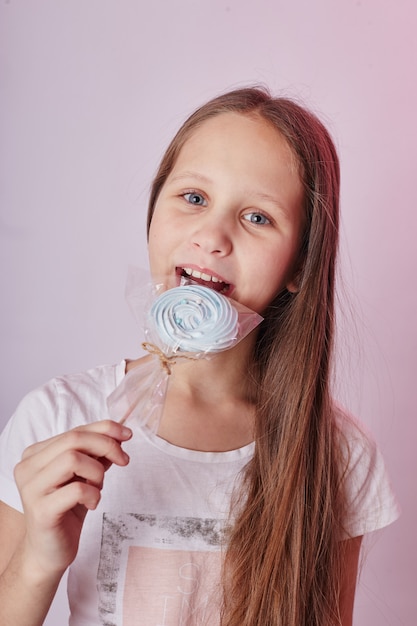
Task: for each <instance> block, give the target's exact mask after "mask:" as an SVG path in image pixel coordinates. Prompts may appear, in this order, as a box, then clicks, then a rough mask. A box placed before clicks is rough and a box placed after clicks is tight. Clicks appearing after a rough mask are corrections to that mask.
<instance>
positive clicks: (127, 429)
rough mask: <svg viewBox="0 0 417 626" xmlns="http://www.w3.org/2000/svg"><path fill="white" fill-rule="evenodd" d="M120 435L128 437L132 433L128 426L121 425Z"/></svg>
mask: <svg viewBox="0 0 417 626" xmlns="http://www.w3.org/2000/svg"><path fill="white" fill-rule="evenodd" d="M122 435H123V437H125V438H126V439H130V437H131V436H132V435H133V432H132V430H131V429H130V428H128V427H127V426H123V428H122Z"/></svg>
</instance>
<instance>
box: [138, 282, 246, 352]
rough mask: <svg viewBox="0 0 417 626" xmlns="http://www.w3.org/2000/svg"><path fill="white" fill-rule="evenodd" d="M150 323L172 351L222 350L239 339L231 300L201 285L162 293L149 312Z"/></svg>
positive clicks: (152, 331)
mask: <svg viewBox="0 0 417 626" xmlns="http://www.w3.org/2000/svg"><path fill="white" fill-rule="evenodd" d="M149 325H150V327H151V333H152V335H153V334H154V332H156V334H157V335H158V337H159V338H160V339H161V341H162V342H163V344H164V346H165V347H167V348H169V349H170V350H172V351H173V352H177V351H182V352H221V351H222V350H226V349H227V348H230V347H231V346H233V345H234V344H235V343H236V342H237V340H238V338H239V337H238V331H239V315H238V312H237V310H236V309H235V308H234V307H233V305H232V304H231V303H230V301H229V300H228V299H227V298H226V297H225V296H222V295H221V294H220V293H218V292H216V291H214V290H213V289H209V288H208V287H203V286H202V285H184V286H180V287H174V288H173V289H169V290H168V291H165V292H164V293H162V294H161V295H160V296H158V298H157V299H156V300H155V302H154V303H153V305H152V307H151V310H150V312H149Z"/></svg>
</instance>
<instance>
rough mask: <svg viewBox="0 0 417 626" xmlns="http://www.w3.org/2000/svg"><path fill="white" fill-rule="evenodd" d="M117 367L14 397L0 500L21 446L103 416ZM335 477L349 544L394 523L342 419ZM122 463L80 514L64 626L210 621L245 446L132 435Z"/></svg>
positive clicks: (2, 443)
mask: <svg viewBox="0 0 417 626" xmlns="http://www.w3.org/2000/svg"><path fill="white" fill-rule="evenodd" d="M124 373H125V362H122V363H121V364H119V365H117V366H103V367H98V368H95V369H93V370H90V371H88V372H84V373H82V374H77V375H70V376H65V377H61V378H55V379H53V380H51V381H49V382H48V383H47V384H46V385H44V386H42V387H41V388H39V389H37V390H35V391H33V392H31V393H30V394H28V395H27V396H26V398H24V399H23V401H22V402H21V404H20V405H19V407H18V409H17V411H16V413H15V415H14V416H13V417H12V419H11V420H10V422H9V423H8V425H7V426H6V429H5V430H4V432H3V434H2V435H1V437H0V499H1V500H3V501H4V502H6V504H8V505H9V506H12V507H14V508H16V509H18V510H22V506H21V502H20V497H19V494H18V491H17V489H16V485H15V483H14V480H13V468H14V466H15V465H16V463H17V462H18V461H19V460H20V458H21V455H22V452H23V450H24V449H25V448H26V447H27V446H28V445H30V444H31V443H33V442H35V441H41V440H43V439H47V438H49V437H52V436H54V435H56V434H58V433H61V432H64V431H66V430H69V429H71V428H74V427H75V426H78V425H81V424H85V423H90V422H94V421H97V420H100V419H105V418H106V417H107V405H106V398H107V396H108V395H109V394H110V393H111V392H112V391H113V390H114V388H115V387H116V386H117V385H118V384H119V383H120V382H121V380H122V379H123V376H124ZM338 419H341V420H343V423H342V429H343V432H344V434H345V436H346V441H347V442H348V445H349V453H350V460H349V470H348V473H347V476H346V485H347V493H348V499H349V515H348V519H346V520H345V528H346V530H347V532H348V533H349V534H350V535H351V536H358V535H362V534H364V533H367V532H370V531H372V530H376V529H378V528H382V527H383V526H386V525H387V524H389V523H391V522H392V521H394V520H395V519H396V517H397V516H398V507H397V504H396V502H395V498H394V496H393V494H392V491H391V488H390V485H389V481H388V478H387V475H386V472H385V468H384V464H383V460H382V458H381V455H380V453H379V451H378V449H377V447H376V446H375V444H374V443H373V441H372V440H371V439H370V438H369V437H367V436H365V435H364V434H363V433H362V431H361V430H360V429H359V428H358V427H357V426H356V425H355V424H354V423H353V422H352V421H351V420H350V419H347V418H343V416H342V414H340V416H339V418H338ZM123 447H124V449H125V450H126V452H127V453H128V454H129V455H130V458H131V461H130V463H129V465H128V466H126V467H123V468H121V467H116V466H113V467H111V468H110V469H109V470H108V472H107V473H106V478H105V484H104V488H103V491H102V498H101V501H100V504H99V506H98V508H97V509H96V510H95V511H90V512H89V513H88V514H87V517H86V521H85V524H84V527H83V532H82V536H81V542H80V547H79V551H78V555H77V558H76V560H75V561H74V563H73V564H72V566H71V568H70V573H69V577H68V596H69V602H70V607H71V618H70V625H71V626H137V624H138V623H140V624H141V626H180V625H182V624H192V625H193V626H199V624H205V625H207V624H209V625H210V626H214V625H217V624H218V622H219V617H218V598H219V597H220V591H219V589H218V585H219V579H220V567H221V550H222V546H224V541H223V539H224V535H225V528H226V523H227V518H228V512H229V504H230V495H231V493H232V491H233V488H234V487H235V485H236V481H237V480H239V474H240V471H241V470H242V468H243V467H244V466H245V465H246V463H247V462H248V461H249V460H250V458H251V456H252V454H253V450H254V444H250V445H248V446H245V447H243V448H241V449H238V450H233V451H230V452H220V453H219V452H216V453H213V452H199V451H195V450H187V449H184V448H179V447H177V446H174V445H172V444H169V443H168V442H166V441H164V440H163V439H161V438H159V437H157V436H156V435H154V434H153V433H151V432H150V431H148V430H146V429H143V428H138V429H135V433H134V437H133V438H132V439H131V440H130V441H128V442H126V443H125V444H124V445H123Z"/></svg>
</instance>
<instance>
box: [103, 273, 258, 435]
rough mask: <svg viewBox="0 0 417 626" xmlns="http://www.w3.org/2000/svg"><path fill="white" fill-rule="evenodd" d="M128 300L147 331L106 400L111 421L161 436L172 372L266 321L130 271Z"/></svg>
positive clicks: (184, 285) (198, 291)
mask: <svg viewBox="0 0 417 626" xmlns="http://www.w3.org/2000/svg"><path fill="white" fill-rule="evenodd" d="M126 296H127V300H128V302H129V305H130V307H131V309H132V311H133V314H134V316H135V318H136V319H137V321H138V322H139V323H140V325H141V327H142V329H143V336H144V341H143V342H142V348H143V349H144V350H145V351H146V352H148V356H147V357H144V358H143V359H141V360H139V361H138V364H136V365H135V366H134V367H132V369H131V370H130V371H129V372H128V373H127V374H126V376H125V377H124V379H123V380H122V382H121V383H120V385H119V386H118V387H117V388H116V389H115V390H114V391H113V393H112V394H111V395H110V396H109V397H108V399H107V405H108V409H109V414H110V417H111V418H112V419H114V420H116V421H119V422H123V423H124V422H126V421H129V425H130V426H133V425H138V426H145V425H146V427H148V428H150V429H151V430H153V431H154V432H156V431H157V430H158V426H159V422H160V419H161V417H162V413H163V406H164V402H165V397H166V392H167V388H168V383H169V377H170V375H171V372H172V368H173V367H175V364H176V363H178V362H179V361H181V360H184V359H187V360H198V359H202V358H206V359H208V358H215V355H216V354H218V353H219V352H223V351H224V350H229V349H230V348H232V347H233V346H235V345H236V344H237V343H239V341H241V340H242V339H243V338H244V337H246V336H247V335H248V334H249V333H250V332H251V330H253V329H254V328H255V327H256V326H258V325H259V324H260V322H261V321H262V319H263V318H262V317H261V316H260V315H258V313H255V312H254V311H251V310H250V309H248V308H247V307H245V306H243V305H241V304H240V303H238V302H235V301H234V300H232V299H231V298H227V297H226V296H224V295H222V294H221V293H218V292H217V291H215V290H214V289H211V288H209V287H206V286H204V285H200V284H197V283H196V282H194V281H192V280H190V279H187V278H182V279H181V284H180V285H179V286H177V287H171V288H169V289H167V288H166V285H165V283H164V281H161V282H160V283H157V284H152V283H151V282H150V280H149V277H147V280H145V276H144V273H143V272H141V270H138V269H131V270H130V271H129V276H128V282H127V288H126Z"/></svg>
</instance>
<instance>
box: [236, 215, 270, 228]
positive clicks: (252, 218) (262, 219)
mask: <svg viewBox="0 0 417 626" xmlns="http://www.w3.org/2000/svg"><path fill="white" fill-rule="evenodd" d="M243 218H244V219H245V220H247V221H248V222H250V223H251V224H260V225H261V226H262V225H263V224H270V223H271V222H270V220H269V219H268V218H267V217H266V216H265V215H263V214H262V213H246V215H244V216H243Z"/></svg>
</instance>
